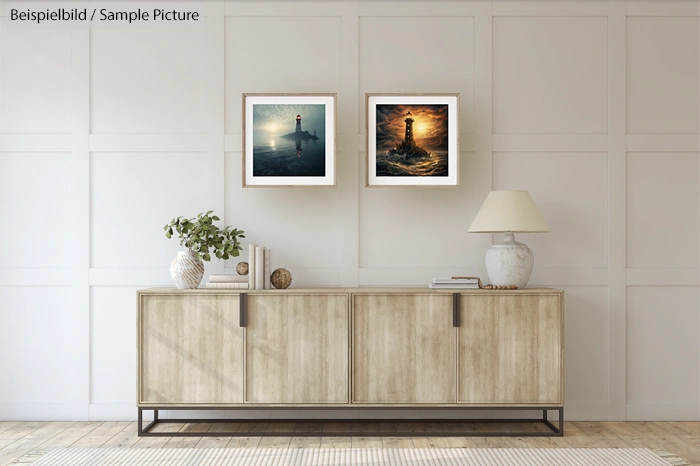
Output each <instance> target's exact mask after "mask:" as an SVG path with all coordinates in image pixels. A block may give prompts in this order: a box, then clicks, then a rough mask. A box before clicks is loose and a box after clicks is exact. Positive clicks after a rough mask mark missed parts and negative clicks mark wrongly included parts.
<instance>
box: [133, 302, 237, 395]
mask: <svg viewBox="0 0 700 466" xmlns="http://www.w3.org/2000/svg"><path fill="white" fill-rule="evenodd" d="M140 300H141V302H140V311H139V316H138V324H139V333H138V337H139V339H140V342H139V348H140V354H139V371H140V374H139V391H138V393H139V403H152V404H157V405H168V404H195V403H241V402H242V401H243V329H242V328H241V327H240V326H239V317H238V312H239V311H238V308H239V298H238V295H231V294H229V295H204V294H191V295H187V294H182V293H180V294H173V295H166V294H154V295H141V297H140Z"/></svg>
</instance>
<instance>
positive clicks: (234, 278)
mask: <svg viewBox="0 0 700 466" xmlns="http://www.w3.org/2000/svg"><path fill="white" fill-rule="evenodd" d="M209 283H248V277H247V276H245V275H229V274H225V275H220V274H219V275H209Z"/></svg>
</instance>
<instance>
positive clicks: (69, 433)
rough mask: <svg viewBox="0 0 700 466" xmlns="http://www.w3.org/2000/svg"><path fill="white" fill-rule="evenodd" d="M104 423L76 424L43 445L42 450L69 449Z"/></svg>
mask: <svg viewBox="0 0 700 466" xmlns="http://www.w3.org/2000/svg"><path fill="white" fill-rule="evenodd" d="M102 424H104V423H103V422H76V423H74V424H73V425H71V426H70V427H68V428H67V429H65V430H63V431H62V432H60V433H58V434H57V435H55V436H54V437H52V438H51V439H49V440H47V441H46V442H44V443H42V444H41V447H42V448H68V447H70V446H71V445H73V444H74V443H75V442H77V441H78V440H80V439H81V438H83V437H85V436H86V435H89V434H90V432H92V431H94V430H95V429H97V428H98V427H100V426H101V425H102Z"/></svg>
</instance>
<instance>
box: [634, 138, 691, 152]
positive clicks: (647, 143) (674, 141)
mask: <svg viewBox="0 0 700 466" xmlns="http://www.w3.org/2000/svg"><path fill="white" fill-rule="evenodd" d="M698 151H700V135H698V134H628V135H627V152H698Z"/></svg>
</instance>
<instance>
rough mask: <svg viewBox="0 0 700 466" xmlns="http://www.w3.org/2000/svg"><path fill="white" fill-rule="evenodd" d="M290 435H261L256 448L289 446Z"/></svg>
mask: <svg viewBox="0 0 700 466" xmlns="http://www.w3.org/2000/svg"><path fill="white" fill-rule="evenodd" d="M291 441H292V437H263V438H261V439H260V443H259V444H258V448H289V443H290V442H291Z"/></svg>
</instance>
